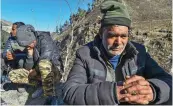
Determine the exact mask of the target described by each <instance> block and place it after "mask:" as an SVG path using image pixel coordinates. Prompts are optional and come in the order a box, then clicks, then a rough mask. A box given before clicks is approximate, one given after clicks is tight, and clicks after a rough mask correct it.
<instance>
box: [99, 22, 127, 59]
mask: <svg viewBox="0 0 173 106" xmlns="http://www.w3.org/2000/svg"><path fill="white" fill-rule="evenodd" d="M128 34H129V33H128V27H126V26H118V25H114V26H110V27H106V28H103V33H102V43H103V46H104V48H105V49H106V51H107V52H108V54H109V55H111V56H115V55H120V54H121V53H122V52H123V50H124V49H125V47H126V44H127V42H128Z"/></svg>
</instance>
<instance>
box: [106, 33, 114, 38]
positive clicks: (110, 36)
mask: <svg viewBox="0 0 173 106" xmlns="http://www.w3.org/2000/svg"><path fill="white" fill-rule="evenodd" d="M107 37H108V38H112V37H115V35H113V34H109V35H108V36H107Z"/></svg>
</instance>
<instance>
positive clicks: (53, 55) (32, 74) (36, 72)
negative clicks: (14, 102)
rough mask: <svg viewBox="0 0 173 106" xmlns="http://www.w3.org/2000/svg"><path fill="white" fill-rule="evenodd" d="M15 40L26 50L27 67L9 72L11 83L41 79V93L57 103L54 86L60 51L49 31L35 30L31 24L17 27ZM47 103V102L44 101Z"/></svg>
mask: <svg viewBox="0 0 173 106" xmlns="http://www.w3.org/2000/svg"><path fill="white" fill-rule="evenodd" d="M16 39H17V42H18V44H19V45H20V46H22V47H23V48H25V49H26V50H27V59H26V62H27V64H28V66H29V67H28V68H25V69H24V68H19V69H16V70H12V71H10V73H9V79H10V80H11V81H12V82H13V83H22V84H31V82H30V81H31V79H37V80H41V82H42V88H43V93H44V96H45V97H48V99H47V100H49V101H51V102H50V104H52V105H53V104H57V100H56V99H57V98H56V92H55V86H56V83H57V82H60V79H61V73H60V71H61V69H62V68H61V63H60V53H59V50H58V49H57V47H56V45H55V43H54V42H53V39H52V38H51V36H50V33H49V32H43V31H35V29H34V27H33V26H31V25H23V26H21V27H20V28H18V29H17V34H16ZM46 104H48V103H46Z"/></svg>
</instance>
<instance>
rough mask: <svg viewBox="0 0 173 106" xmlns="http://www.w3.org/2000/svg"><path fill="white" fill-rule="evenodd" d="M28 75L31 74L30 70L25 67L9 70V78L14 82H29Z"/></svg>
mask: <svg viewBox="0 0 173 106" xmlns="http://www.w3.org/2000/svg"><path fill="white" fill-rule="evenodd" d="M28 75H29V71H27V70H25V69H23V68H21V69H15V70H11V71H10V72H9V79H10V80H11V81H12V82H13V83H28V82H29V80H28Z"/></svg>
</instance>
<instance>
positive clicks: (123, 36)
mask: <svg viewBox="0 0 173 106" xmlns="http://www.w3.org/2000/svg"><path fill="white" fill-rule="evenodd" d="M120 37H121V38H126V37H128V35H125V34H123V35H121V36H120Z"/></svg>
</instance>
